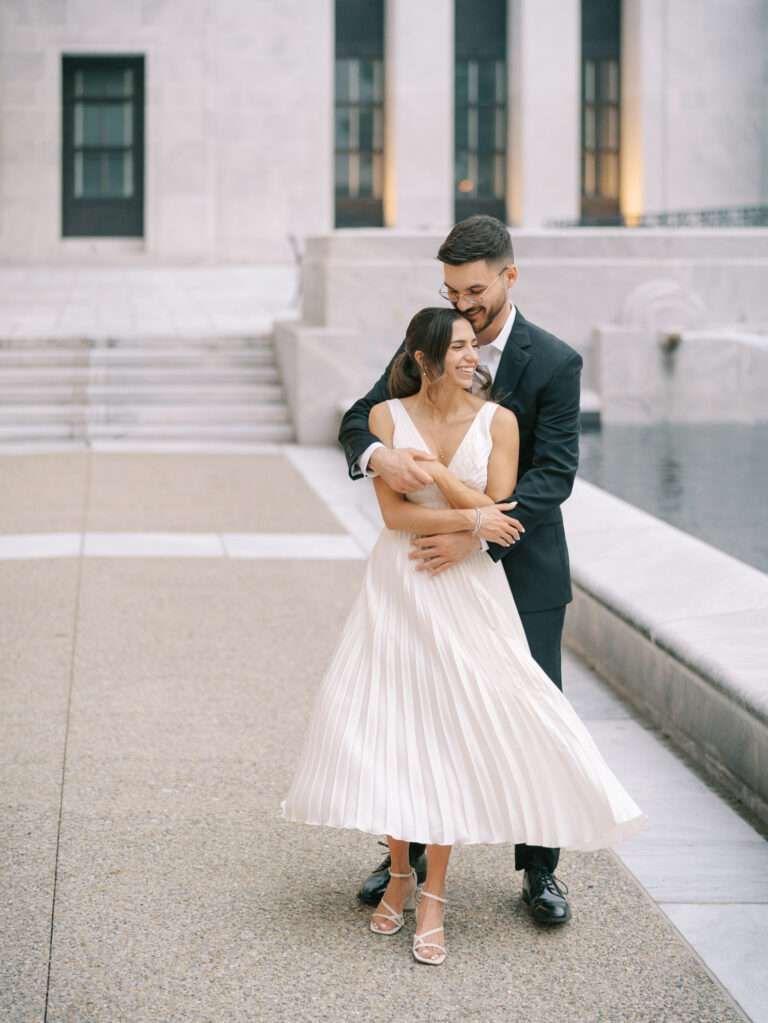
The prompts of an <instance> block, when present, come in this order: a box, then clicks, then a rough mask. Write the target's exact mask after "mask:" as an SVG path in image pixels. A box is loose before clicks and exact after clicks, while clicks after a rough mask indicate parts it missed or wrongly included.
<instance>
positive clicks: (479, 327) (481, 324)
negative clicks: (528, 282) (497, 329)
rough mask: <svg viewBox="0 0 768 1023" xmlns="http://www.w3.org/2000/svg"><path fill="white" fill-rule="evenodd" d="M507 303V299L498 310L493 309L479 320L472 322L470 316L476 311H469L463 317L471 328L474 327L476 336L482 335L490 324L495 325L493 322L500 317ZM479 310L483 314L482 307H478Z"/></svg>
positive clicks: (500, 304)
mask: <svg viewBox="0 0 768 1023" xmlns="http://www.w3.org/2000/svg"><path fill="white" fill-rule="evenodd" d="M506 301H507V300H506V298H505V299H504V300H503V301H501V302H500V303H499V305H498V307H497V308H495V309H494V308H491V309H489V310H487V312H486V314H485V316H482V317H480V318H479V319H475V320H472V319H470V318H469V315H468V314H469V313H472V312H475V310H474V309H467V310H466V311H465V312H463V313H462V314H461V315H462V316H463V317H464V319H465V320H466V321H467V322H468V323H469V324H470V326H471V327H472V330H474V332H475V334H482V332H483V331H484V330H485V329H486V327H488V325H489V324H491V323H493V321H494V320H495V319H496V317H497V316H498V315H499V313H500V312H501V310H502V309H503V308H504V306H505V304H506ZM478 309H480V311H481V312H482V308H481V307H478Z"/></svg>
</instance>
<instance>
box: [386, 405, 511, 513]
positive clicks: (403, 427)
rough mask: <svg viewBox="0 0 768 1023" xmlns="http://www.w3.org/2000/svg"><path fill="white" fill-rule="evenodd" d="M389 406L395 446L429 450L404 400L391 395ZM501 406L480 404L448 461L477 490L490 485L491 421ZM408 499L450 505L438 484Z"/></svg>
mask: <svg viewBox="0 0 768 1023" xmlns="http://www.w3.org/2000/svg"><path fill="white" fill-rule="evenodd" d="M387 405H388V406H389V412H390V415H391V416H392V421H393V423H394V432H393V434H392V447H393V448H422V449H429V445H428V444H427V443H426V442H425V440H424V438H423V437H422V436H421V434H420V433H419V430H418V428H417V426H416V424H415V423H414V421H413V419H412V418H411V415H410V413H409V412H408V409H407V408H406V407H405V405H404V404H403V402H402V401H400V399H399V398H390V399H389V400H388V401H387ZM498 407H499V406H498V405H497V404H496V402H493V401H486V402H485V404H483V405H481V406H480V408H479V409H478V411H477V413H476V414H475V418H474V419H473V420H472V422H471V423H470V425H469V427H468V429H467V431H466V433H465V434H464V436H463V437H462V439H461V442H460V443H459V446H458V447H457V448H456V450H455V452H454V453H453V457H452V458H451V461H450V462H449V463H448V468H449V469H450V470H451V472H454V473H455V474H456V475H457V476H458V477H459V479H460V480H461V481H462V483H466V484H467V486H470V487H473V488H474V489H475V490H480V491H485V488H486V486H487V484H488V459H489V458H490V455H491V449H492V448H493V438H492V437H491V422H492V420H493V416H494V413H495V412H496V409H497V408H498ZM407 498H408V500H409V501H414V502H415V503H416V504H422V505H424V506H425V507H427V508H449V507H450V505H449V504H448V502H447V501H446V499H445V497H444V496H443V493H442V491H441V490H440V488H439V487H438V486H437V484H436V483H430V484H429V485H428V486H426V487H423V488H422V489H421V490H415V491H413V492H412V493H410V494H408V495H407Z"/></svg>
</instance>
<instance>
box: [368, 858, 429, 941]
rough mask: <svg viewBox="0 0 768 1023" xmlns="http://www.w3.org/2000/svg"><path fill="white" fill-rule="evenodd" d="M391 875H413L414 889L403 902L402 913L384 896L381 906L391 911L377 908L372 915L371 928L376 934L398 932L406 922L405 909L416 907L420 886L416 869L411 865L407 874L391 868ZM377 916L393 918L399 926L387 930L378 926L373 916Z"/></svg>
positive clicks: (387, 918)
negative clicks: (396, 872) (384, 911)
mask: <svg viewBox="0 0 768 1023" xmlns="http://www.w3.org/2000/svg"><path fill="white" fill-rule="evenodd" d="M389 876H390V877H412V878H413V880H414V885H413V891H411V892H409V893H408V895H407V896H406V899H405V902H404V903H403V911H402V913H396V912H395V911H394V909H392V907H391V906H390V904H389V903H388V902H385V901H384V899H383V898H382V899H381V901H380V902H379V905H380V906H384V907H385V908H386V909H388V910H389V912H388V913H382V912H381V910H379V909H377V910H376V911H375V912H374V913H373V914H372V915H371V922H370V928H371V930H372V931H373V933H374V934H397V932H398V931H399V930H400V929H401V928H402V926H403V924H404V923H405V911H406V909H416V901H415V896H416V889H417V888H418V884H419V882H418V879H417V877H416V871H415V870H414V868H413V867H411V869H410V871H409V873H407V874H395V873H394V872H393V871H392V870H390V871H389ZM375 916H382V917H384V919H386V920H392V921H393V923H396V924H397V927H393V928H391V929H387V930H384V929H382V928H380V927H376V926H374V923H373V918H374V917H375Z"/></svg>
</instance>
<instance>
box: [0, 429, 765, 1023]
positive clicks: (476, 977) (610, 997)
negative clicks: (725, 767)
mask: <svg viewBox="0 0 768 1023" xmlns="http://www.w3.org/2000/svg"><path fill="white" fill-rule="evenodd" d="M308 469H311V471H312V477H313V485H312V486H310V485H309V484H308V482H307V474H308ZM367 486H368V485H367V484H352V483H351V482H350V481H348V480H347V479H346V476H345V471H344V464H343V459H342V458H341V456H340V454H339V453H338V452H337V451H335V450H333V449H315V450H312V449H302V448H297V447H294V446H288V447H285V448H278V447H266V446H265V447H262V448H252V449H247V450H246V449H243V450H241V451H231V452H229V453H217V452H214V451H199V452H197V453H191V452H186V453H181V452H178V451H177V452H174V451H172V450H144V451H135V452H128V451H111V450H109V449H108V448H107V447H106V446H105V447H103V448H101V449H97V450H91V451H87V450H78V449H74V448H73V449H67V448H64V447H62V449H61V450H58V451H49V452H48V453H34V454H31V453H15V454H3V455H0V490H1V492H2V494H3V501H2V502H0V576H1V577H2V583H1V584H0V599H1V600H2V614H1V615H0V630H1V635H0V647H1V653H2V658H1V668H0V670H1V671H2V683H1V684H2V692H3V703H4V713H3V715H2V718H0V758H1V762H0V770H1V773H2V790H1V791H2V804H1V805H0V813H1V814H2V819H1V820H0V854H1V861H2V863H3V868H4V869H3V871H2V884H3V892H2V905H3V914H2V916H3V918H4V919H3V920H2V925H1V926H0V1019H1V1020H2V1021H3V1023H43V1021H45V1023H81V1021H82V1023H122V1021H126V1023H127V1021H130V1023H144V1021H146V1023H150V1021H151V1023H237V1021H254V1023H261V1021H265V1023H266V1021H269V1023H283V1021H285V1023H300V1021H305V1020H306V1021H309V1020H318V1021H319V1020H328V1021H334V1023H344V1021H347V1020H350V1021H351V1020H366V1021H373V1023H379V1021H382V1023H383V1021H384V1020H392V1019H397V1018H399V1017H402V1018H406V1019H407V1018H419V1019H424V1020H429V1021H436V1023H439V1021H443V1020H451V1021H452V1020H477V1021H479V1023H486V1021H488V1023H490V1021H495V1020H499V1021H501V1020H504V1021H509V1020H517V1019H520V1020H526V1021H529V1023H538V1021H542V1023H543V1021H547V1023H577V1021H578V1023H619V1021H627V1023H660V1021H664V1023H684V1021H691V1023H694V1021H695V1023H710V1021H711V1023H732V1021H733V1023H735V1021H739V1020H742V1021H743V1020H745V1019H752V1020H760V1019H762V1020H765V1019H768V1015H766V1011H767V1007H768V993H766V990H765V979H764V971H763V970H762V969H761V964H760V957H761V956H762V954H763V949H764V947H765V946H764V943H763V944H762V945H761V944H759V942H758V937H759V934H760V933H761V932H760V931H759V928H760V927H762V926H763V924H762V917H763V915H764V914H763V910H764V908H765V905H764V904H765V903H768V882H766V877H767V876H768V871H766V869H765V868H766V852H765V843H764V841H763V839H762V838H761V837H760V835H759V834H758V833H757V832H756V831H755V830H754V829H753V827H752V825H751V824H750V822H748V821H747V820H745V819H744V818H743V817H742V816H740V815H739V814H738V813H736V812H735V810H734V809H733V807H731V806H729V805H728V804H727V803H726V802H725V801H724V800H722V799H721V798H720V797H719V796H718V795H717V793H715V792H713V790H712V789H711V787H710V786H709V785H708V784H707V783H705V782H704V781H703V780H702V779H701V778H700V777H699V776H697V775H696V774H694V773H693V772H692V771H691V770H690V769H689V768H688V767H687V766H686V764H685V763H684V762H683V761H682V760H681V759H680V758H679V757H678V756H677V755H676V754H675V752H674V751H673V750H672V749H671V748H670V747H669V746H668V745H667V744H666V743H665V742H664V741H663V739H661V738H660V737H659V736H658V734H657V733H656V732H655V731H654V730H652V729H650V728H648V727H647V726H645V725H644V724H643V723H642V722H641V721H638V720H637V719H636V718H635V717H634V716H633V714H632V712H631V711H630V710H629V709H628V708H627V707H626V706H625V705H623V704H622V703H621V702H620V701H619V700H618V699H617V698H616V697H615V696H614V695H613V694H612V693H611V691H610V690H609V689H608V688H607V687H606V685H605V684H604V683H603V682H601V681H600V680H599V679H598V678H597V677H596V676H595V675H594V674H593V673H592V672H591V671H590V669H589V668H588V666H587V665H585V664H584V663H582V662H580V661H578V660H577V659H576V658H574V657H573V656H570V655H568V656H567V657H566V663H565V673H564V674H565V681H564V690H565V692H566V694H567V695H569V697H570V698H571V699H572V700H573V702H574V704H575V705H576V707H577V710H578V711H579V713H580V714H581V715H582V716H583V717H584V718H585V720H586V721H587V723H588V725H589V727H590V730H591V731H592V733H593V735H594V736H595V738H596V740H597V742H598V744H599V745H600V747H601V749H603V751H604V752H605V754H606V756H607V757H608V759H609V761H610V763H611V765H612V766H613V768H614V769H615V770H616V772H617V774H618V775H619V776H620V778H621V780H622V781H623V782H624V783H625V784H626V785H627V787H628V789H629V791H630V792H631V793H632V794H633V795H634V796H635V798H636V799H637V801H638V802H639V803H640V805H641V806H642V807H643V808H644V809H645V810H646V811H647V812H648V813H649V815H650V817H651V825H652V826H651V829H650V830H649V832H648V834H647V835H640V836H638V837H637V838H636V839H633V840H632V843H631V846H630V847H629V848H628V849H626V850H623V851H622V850H621V849H620V848H619V849H617V851H616V852H614V851H611V850H601V851H599V852H593V853H577V852H569V851H564V853H563V854H562V857H561V863H560V866H559V868H558V871H557V873H558V876H559V877H562V878H563V879H564V880H565V881H566V883H567V884H568V886H569V899H570V902H571V905H572V908H573V919H572V921H571V922H570V923H569V924H568V925H566V926H565V927H563V928H558V929H554V930H543V929H541V928H538V927H537V926H536V925H535V924H534V923H533V922H532V921H531V919H530V917H529V915H528V912H527V911H526V909H525V907H524V905H523V904H522V903H521V901H520V897H519V890H520V880H521V877H520V875H519V874H515V872H514V870H513V857H512V849H511V847H507V846H470V847H464V848H463V849H461V850H459V851H457V852H456V853H455V854H454V856H453V858H452V860H451V865H450V868H449V892H448V894H449V897H450V904H449V907H448V912H447V916H446V932H447V940H448V949H449V955H448V959H447V961H446V963H445V965H444V966H442V967H440V968H437V969H430V968H429V967H424V966H420V965H419V964H417V963H415V962H414V961H413V959H412V957H411V955H410V941H411V934H412V930H413V918H412V915H410V916H409V918H408V923H407V926H406V928H404V930H403V931H402V932H401V933H400V934H399V935H396V936H394V937H392V938H379V937H376V936H375V935H373V934H371V933H370V932H369V931H368V919H369V916H370V912H371V911H370V909H369V908H366V907H363V906H361V905H360V904H359V903H358V902H357V900H356V898H355V892H356V889H357V887H358V885H359V883H360V881H361V880H362V879H363V877H364V876H365V875H366V873H367V872H368V870H369V869H370V868H371V867H372V866H373V865H375V863H377V862H378V861H379V859H380V856H381V855H383V852H384V850H382V849H381V847H380V846H378V845H377V844H376V838H375V837H373V836H369V835H365V834H362V833H359V832H347V831H335V830H333V829H326V828H319V827H309V826H300V825H296V824H290V823H288V822H285V821H281V820H279V819H278V804H279V801H280V799H281V798H282V797H283V796H284V795H285V792H286V787H287V784H288V781H289V778H290V776H291V772H292V769H293V765H294V764H295V762H296V759H297V756H298V751H299V745H300V743H301V740H302V737H303V734H304V729H305V726H306V722H307V719H308V715H309V712H310V709H311V705H312V699H313V696H314V692H315V689H316V686H317V684H318V682H319V679H320V677H321V674H322V670H323V667H324V665H325V664H326V663H327V661H328V658H329V656H330V653H331V651H332V650H333V648H334V645H335V642H336V639H337V636H338V634H339V631H340V629H341V627H342V624H343V622H344V618H345V615H346V613H347V611H348V609H349V608H350V606H351V603H352V600H353V598H354V596H355V594H356V590H357V587H358V585H359V583H360V580H361V578H362V574H363V571H364V564H365V562H364V558H365V551H366V550H367V549H368V547H369V546H370V543H371V540H372V538H373V537H375V535H376V532H377V529H378V526H377V524H376V522H375V513H374V512H373V511H372V509H371V503H370V496H371V495H370V492H369V491H368V492H367V496H366V491H365V490H364V488H366V487H367ZM321 495H322V496H321ZM618 853H621V855H618ZM740 885H741V886H743V890H742V888H740V887H739V886H740ZM756 893H757V894H756ZM745 903H750V905H748V906H745V905H744V904H745ZM753 903H754V905H753ZM761 904H762V908H761ZM740 907H741V908H740ZM761 984H762V985H763V986H762V988H761ZM744 1010H746V1014H745V1011H744Z"/></svg>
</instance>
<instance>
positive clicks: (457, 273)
mask: <svg viewBox="0 0 768 1023" xmlns="http://www.w3.org/2000/svg"><path fill="white" fill-rule="evenodd" d="M512 272H514V275H515V276H516V271H515V268H514V267H507V268H505V267H504V265H503V264H501V265H498V266H497V265H496V264H495V263H487V262H486V261H485V260H484V259H478V260H476V261H475V262H474V263H463V264H462V265H461V266H449V265H448V263H443V281H444V282H445V287H446V289H447V290H448V301H449V302H450V303H451V304H452V305H453V307H454V309H456V310H458V312H460V313H461V314H462V316H465V317H466V318H467V319H468V320H469V322H470V323H471V324H472V329H473V330H474V332H475V334H480V333H481V332H482V331H483V330H485V328H486V327H487V326H488V325H489V324H490V323H492V322H493V320H495V319H496V317H497V316H498V315H499V313H500V312H501V311H502V310H503V309H504V308H505V307H506V305H507V288H508V287H509V285H510V283H511V280H510V276H511V273H512Z"/></svg>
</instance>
